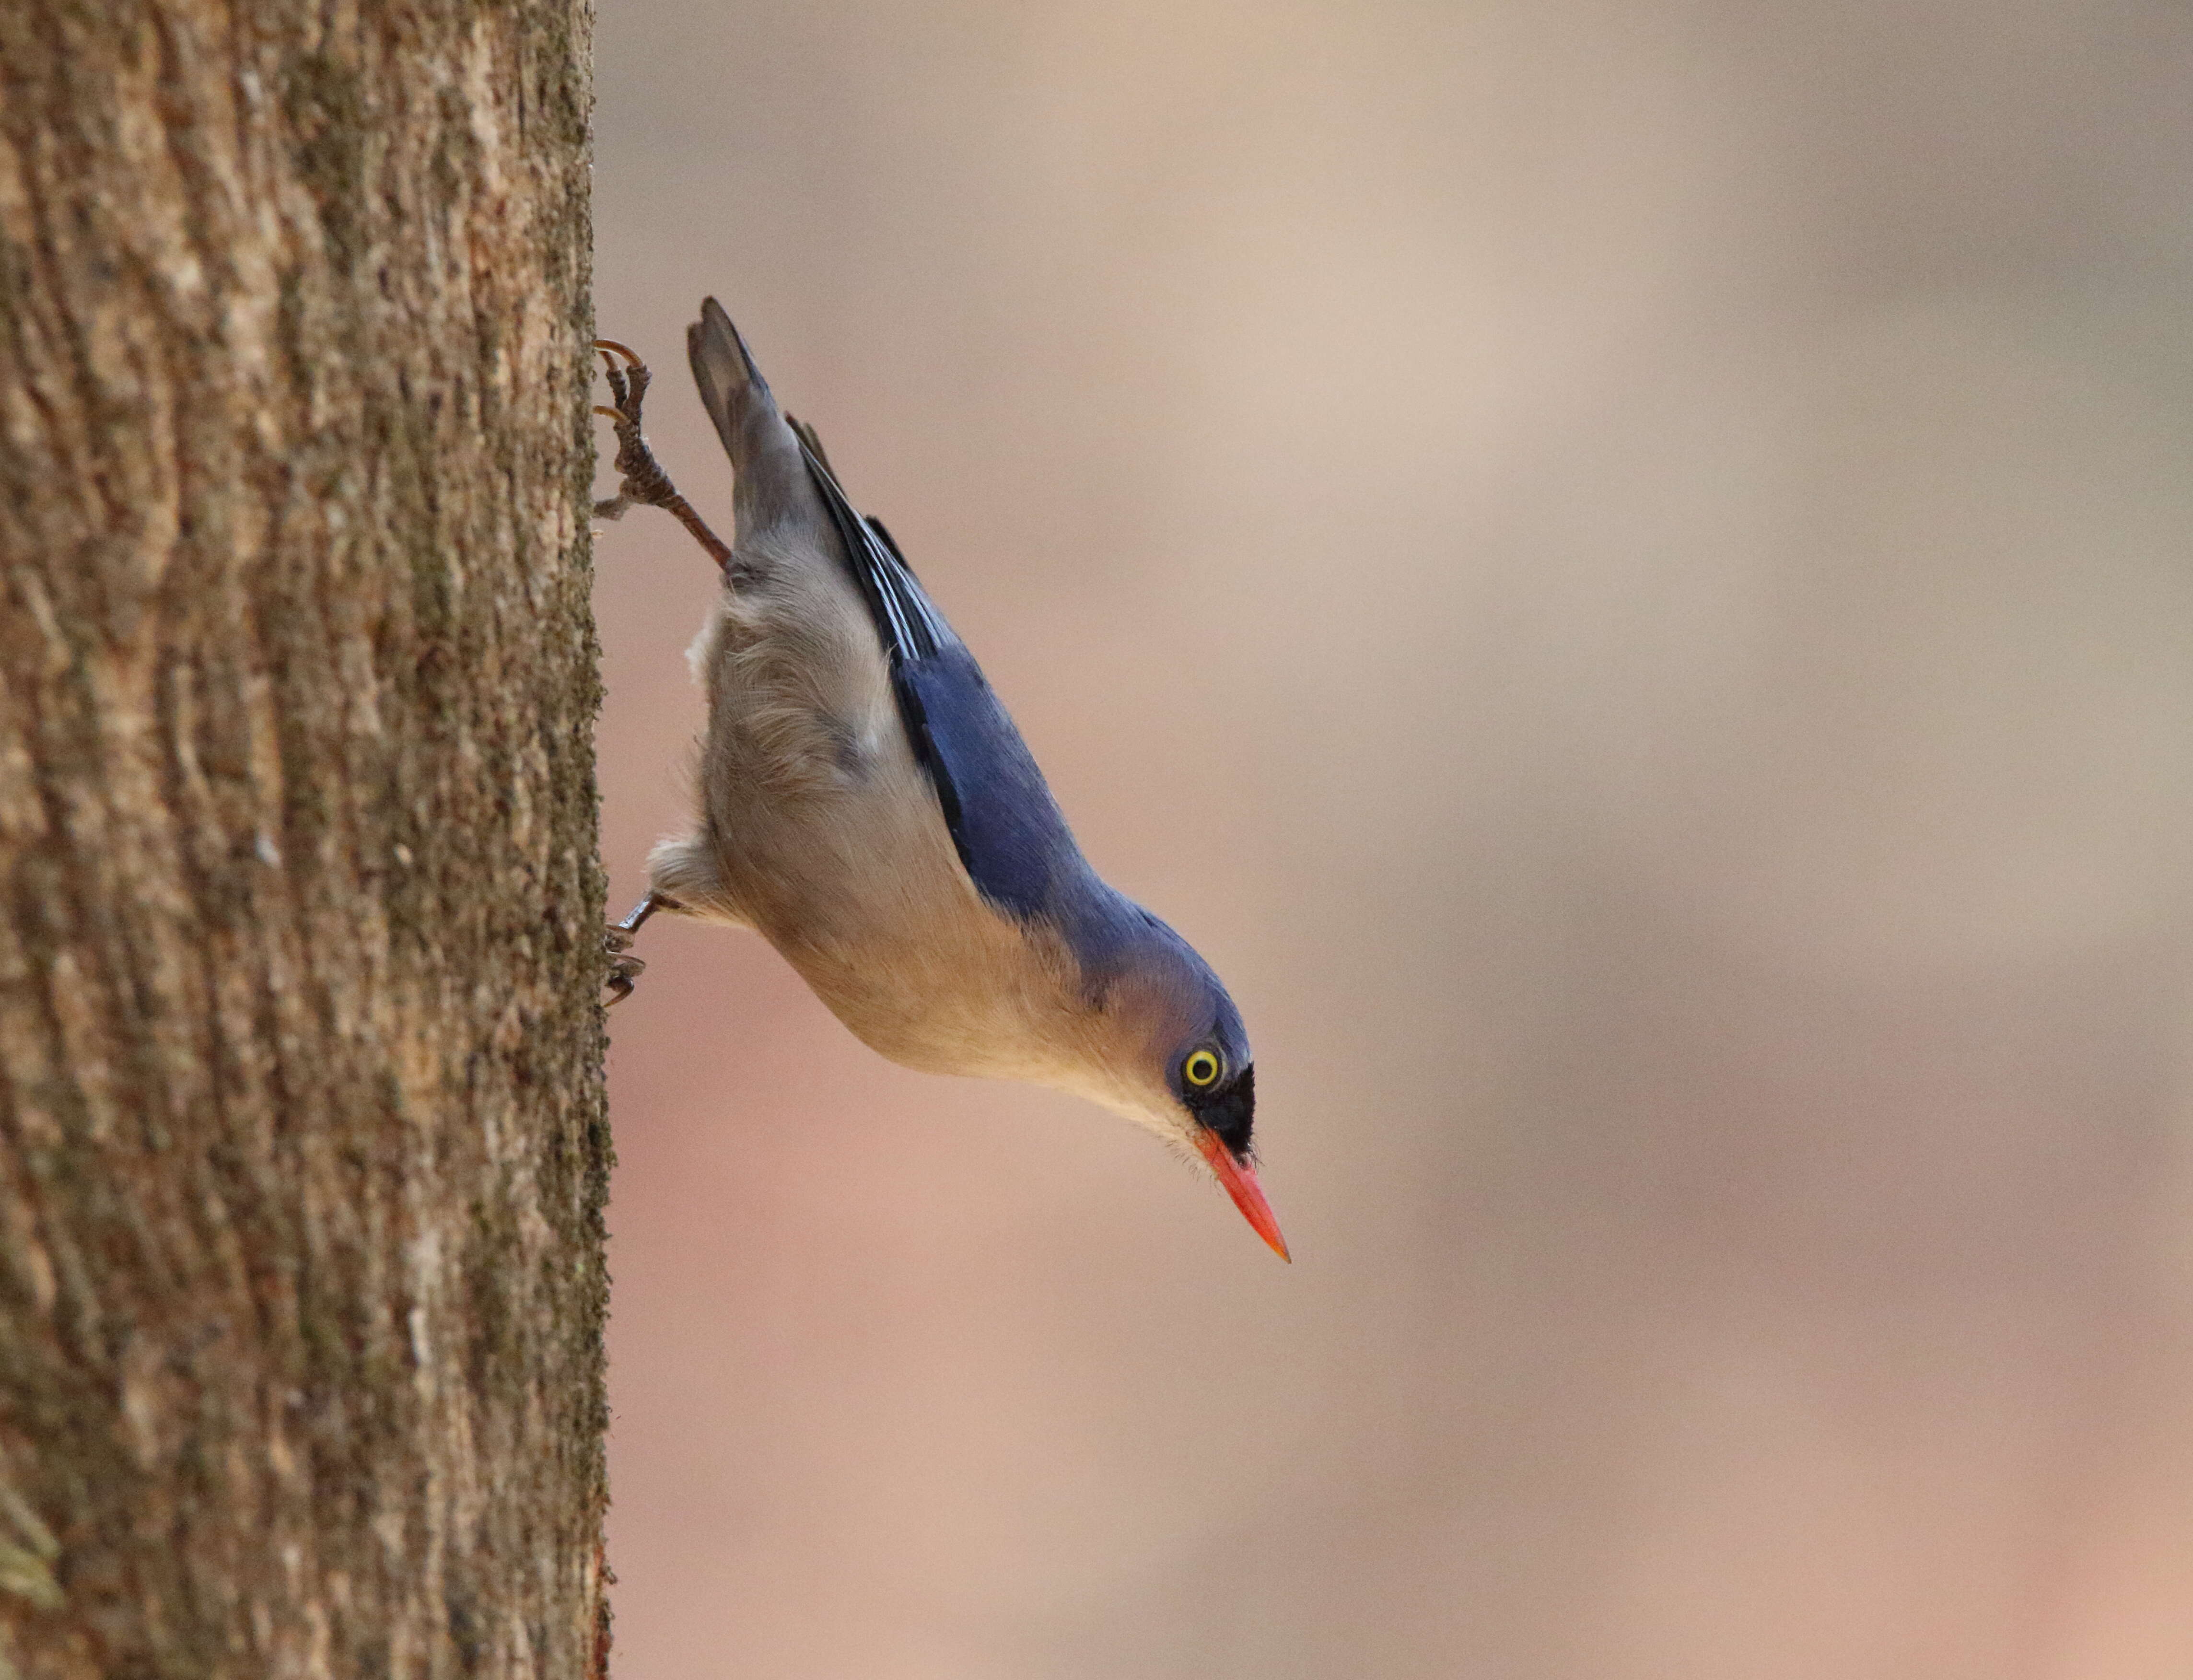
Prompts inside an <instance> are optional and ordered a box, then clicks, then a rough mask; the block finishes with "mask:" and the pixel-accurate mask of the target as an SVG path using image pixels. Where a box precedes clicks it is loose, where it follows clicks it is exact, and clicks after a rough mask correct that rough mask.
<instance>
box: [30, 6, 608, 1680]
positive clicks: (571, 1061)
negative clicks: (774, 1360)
mask: <svg viewBox="0 0 2193 1680" xmlns="http://www.w3.org/2000/svg"><path fill="white" fill-rule="evenodd" d="M588 24H589V18H588V14H587V9H586V3H585V0H501V3H497V0H4V3H0V427H4V436H0V1104H4V1108H0V1127H4V1133H3V1134H0V1675H4V1674H6V1673H7V1672H9V1671H11V1670H12V1671H15V1672H19V1673H21V1674H26V1675H32V1676H37V1677H49V1676H50V1677H63V1676H66V1677H70V1680H76V1677H90V1676H100V1677H105V1680H124V1677H137V1676H154V1675H157V1676H161V1677H181V1676H193V1677H195V1676H209V1677H210V1676H238V1677H243V1676H250V1677H255V1680H256V1677H261V1676H285V1677H286V1676H306V1675H341V1676H353V1675H354V1676H373V1677H380V1676H413V1675H419V1676H426V1675H433V1676H440V1675H456V1674H476V1673H477V1674H495V1675H516V1674H524V1675H525V1676H528V1677H532V1676H535V1675H539V1676H550V1677H560V1676H576V1675H581V1674H585V1673H587V1672H589V1671H594V1670H596V1669H598V1666H599V1664H600V1661H601V1653H602V1646H603V1633H602V1627H603V1626H604V1625H603V1624H602V1622H601V1621H600V1620H599V1618H600V1615H601V1609H600V1606H601V1598H602V1591H601V1589H602V1568H601V1562H600V1551H599V1535H600V1518H601V1508H602V1503H603V1491H602V1489H603V1482H602V1456H601V1436H602V1427H603V1422H604V1407H603V1398H602V1370H601V1341H600V1332H601V1320H602V1311H603V1299H604V1271H603V1265H602V1255H601V1247H600V1242H601V1230H600V1211H601V1203H602V1196H603V1185H604V1173H605V1170H606V1167H607V1159H608V1144H607V1140H606V1136H605V1132H604V1109H603V1095H602V1083H601V1066H600V1064H601V1047H602V1046H601V1027H600V1016H599V1012H598V1006H597V1004H596V998H597V995H598V991H597V989H598V985H599V983H600V978H601V972H602V954H601V938H600V928H601V897H602V880H601V876H600V874H599V871H598V864H597V862H596V856H595V844H594V794H593V770H592V761H591V746H590V731H591V725H592V720H593V713H594V709H595V702H596V691H595V680H596V679H595V676H594V668H595V665H594V658H593V634H592V629H591V621H590V619H589V617H588V613H587V523H586V517H585V507H586V496H587V484H586V479H587V474H588V472H589V470H590V466H591V459H592V452H591V444H590V442H589V439H588V435H587V398H586V378H587V376H586V355H585V347H586V341H587V337H588V326H589V303H588V298H587V281H588V267H587V250H588V243H587V242H588V223H587V176H586V156H587V114H588V84H587V53H588V37H587V30H588Z"/></svg>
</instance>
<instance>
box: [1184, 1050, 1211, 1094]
mask: <svg viewBox="0 0 2193 1680" xmlns="http://www.w3.org/2000/svg"><path fill="white" fill-rule="evenodd" d="M1180 1076H1181V1077H1182V1079H1184V1080H1186V1081H1188V1083H1189V1084H1190V1085H1193V1086H1194V1087H1195V1088H1196V1089H1197V1090H1199V1091H1203V1090H1208V1089H1209V1088H1210V1087H1211V1086H1214V1085H1216V1084H1217V1083H1218V1058H1217V1056H1215V1055H1213V1054H1212V1053H1211V1052H1210V1051H1208V1050H1198V1051H1195V1052H1193V1053H1191V1054H1190V1055H1189V1057H1188V1059H1187V1060H1186V1061H1185V1062H1182V1064H1180Z"/></svg>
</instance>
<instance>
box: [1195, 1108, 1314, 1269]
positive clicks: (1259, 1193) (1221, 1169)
mask: <svg viewBox="0 0 2193 1680" xmlns="http://www.w3.org/2000/svg"><path fill="white" fill-rule="evenodd" d="M1195 1146H1196V1147H1197V1148H1198V1149H1200V1150H1202V1151H1203V1158H1204V1159H1205V1161H1209V1162H1210V1163H1211V1171H1212V1172H1213V1173H1217V1175H1218V1182H1219V1183H1220V1184H1223V1185H1225V1186H1226V1194H1227V1195H1230V1196H1232V1197H1233V1198H1234V1206H1235V1207H1238V1208H1240V1210H1241V1217H1242V1218H1245V1219H1246V1220H1247V1221H1248V1222H1249V1224H1250V1225H1251V1227H1252V1228H1253V1229H1254V1230H1255V1231H1256V1233H1257V1236H1261V1237H1263V1239H1264V1241H1266V1242H1268V1243H1269V1244H1270V1245H1271V1249H1272V1252H1273V1253H1274V1254H1277V1255H1278V1256H1279V1257H1280V1259H1283V1260H1287V1261H1291V1260H1292V1259H1294V1256H1293V1255H1291V1254H1290V1253H1287V1240H1286V1238H1285V1237H1284V1236H1280V1222H1279V1221H1278V1220H1277V1219H1275V1218H1273V1217H1272V1204H1271V1203H1270V1202H1268V1201H1265V1200H1264V1190H1263V1185H1261V1184H1258V1183H1257V1174H1256V1173H1255V1171H1254V1170H1253V1169H1251V1167H1248V1166H1246V1165H1245V1164H1244V1163H1243V1162H1241V1161H1236V1160H1234V1155H1233V1152H1232V1151H1231V1150H1228V1148H1227V1147H1226V1145H1225V1144H1222V1143H1221V1142H1219V1140H1218V1134H1217V1132H1197V1133H1196V1136H1195Z"/></svg>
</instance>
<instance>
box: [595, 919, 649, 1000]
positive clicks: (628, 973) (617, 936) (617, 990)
mask: <svg viewBox="0 0 2193 1680" xmlns="http://www.w3.org/2000/svg"><path fill="white" fill-rule="evenodd" d="M602 946H603V949H605V950H606V951H608V953H609V957H610V972H609V978H608V979H607V981H605V982H604V984H605V985H606V986H607V987H608V989H609V992H610V997H609V1001H608V1002H607V1003H605V1004H604V1005H603V1007H604V1008H605V1009H606V1008H613V1007H615V1006H616V1005H618V1004H620V1003H622V1002H623V1001H625V1000H626V999H627V998H628V997H630V996H631V995H632V992H633V985H634V984H635V983H637V982H638V979H639V977H640V976H641V975H642V974H643V973H644V972H646V970H647V965H646V964H645V963H644V962H643V961H641V960H639V959H638V957H636V956H634V955H632V930H631V929H630V928H627V927H619V926H616V924H615V923H611V924H610V926H608V927H606V928H604V929H603V930H602Z"/></svg>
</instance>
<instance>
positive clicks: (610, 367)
mask: <svg viewBox="0 0 2193 1680" xmlns="http://www.w3.org/2000/svg"><path fill="white" fill-rule="evenodd" d="M594 348H595V349H596V350H598V352H600V353H601V358H602V376H603V377H604V379H606V380H607V381H609V387H610V398H611V399H612V401H613V403H614V404H615V405H614V406H613V407H605V406H604V405H603V404H599V403H597V404H594V412H595V413H596V414H598V415H602V416H605V417H606V418H607V419H608V420H609V421H610V429H611V430H612V431H614V432H615V433H616V440H617V452H616V469H617V493H616V495H615V496H610V498H608V500H606V501H603V502H596V503H594V517H595V518H596V519H621V518H623V517H624V511H625V509H626V508H627V507H633V506H635V505H637V506H639V507H660V508H661V509H663V510H664V511H665V512H666V513H670V514H672V515H673V516H674V517H675V518H676V519H677V520H678V522H679V524H680V525H684V527H685V529H686V530H689V531H690V532H692V533H693V539H694V541H695V542H698V543H699V544H700V545H701V547H702V548H705V549H707V551H708V558H709V559H713V561H715V563H716V564H717V565H719V566H727V565H730V559H731V551H730V545H729V544H727V543H726V542H724V540H723V539H722V538H721V537H719V536H717V535H716V533H715V532H714V531H713V530H709V529H708V525H707V521H706V520H705V519H702V518H701V516H700V515H699V514H698V513H695V512H694V511H693V504H692V503H691V502H688V501H686V499H685V498H684V496H680V495H679V493H678V486H677V485H673V484H672V483H671V482H670V475H669V474H668V473H666V472H664V471H663V470H662V463H661V462H659V461H657V460H656V458H655V451H654V450H652V449H650V448H649V447H648V443H647V437H646V434H645V433H643V432H642V431H641V430H640V429H639V416H640V408H641V405H642V404H644V403H645V402H646V400H647V387H648V386H649V385H650V383H651V382H652V381H653V380H654V377H655V376H654V375H653V374H651V373H650V372H649V371H648V369H647V364H646V363H644V362H643V361H642V360H640V358H639V353H638V352H637V351H635V350H633V349H632V348H630V347H628V346H626V345H622V344H619V343H618V342H617V341H616V340H615V339H613V338H598V339H596V340H595V341H594ZM619 358H622V359H621V360H620V359H619Z"/></svg>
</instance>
